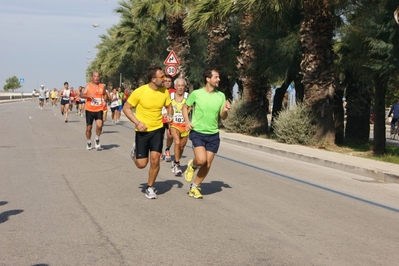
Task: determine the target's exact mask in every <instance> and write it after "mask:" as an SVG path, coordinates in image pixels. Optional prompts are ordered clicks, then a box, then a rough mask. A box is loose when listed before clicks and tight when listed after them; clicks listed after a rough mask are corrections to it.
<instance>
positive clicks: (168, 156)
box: [165, 150, 172, 162]
mask: <svg viewBox="0 0 399 266" xmlns="http://www.w3.org/2000/svg"><path fill="white" fill-rule="evenodd" d="M171 161H172V157H170V151H169V150H166V151H165V162H171Z"/></svg>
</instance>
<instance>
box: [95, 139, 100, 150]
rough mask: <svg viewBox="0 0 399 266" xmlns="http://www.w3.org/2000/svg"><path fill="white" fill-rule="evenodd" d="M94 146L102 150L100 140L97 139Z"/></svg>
mask: <svg viewBox="0 0 399 266" xmlns="http://www.w3.org/2000/svg"><path fill="white" fill-rule="evenodd" d="M94 148H96V150H100V149H101V145H100V140H99V139H96V145H94Z"/></svg>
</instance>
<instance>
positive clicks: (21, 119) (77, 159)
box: [0, 102, 399, 266]
mask: <svg viewBox="0 0 399 266" xmlns="http://www.w3.org/2000/svg"><path fill="white" fill-rule="evenodd" d="M37 105H38V104H37V102H15V103H8V104H2V105H0V114H1V116H0V123H1V127H0V133H1V136H2V138H1V140H0V161H1V169H2V173H1V175H0V236H1V241H0V265H7V266H8V265H21V266H22V265H340V266H341V265H395V264H397V263H398V261H399V252H398V251H397V247H398V244H399V222H398V221H399V190H398V188H399V186H398V184H389V183H378V182H376V181H375V180H374V179H371V178H366V177H362V176H360V175H355V174H350V173H345V172H342V171H339V170H335V169H331V168H324V167H321V166H318V165H314V164H309V163H304V162H300V161H296V160H291V159H287V158H284V157H280V156H275V155H273V154H269V153H265V152H262V151H258V150H252V149H248V148H245V147H240V146H237V145H234V144H231V143H223V142H222V145H221V148H220V150H219V153H218V155H217V157H216V158H215V161H214V164H213V166H212V169H211V172H210V174H209V176H208V177H207V179H206V180H205V182H204V184H203V185H202V191H203V194H204V199H202V200H196V199H192V198H189V197H188V195H187V191H188V183H186V182H185V180H184V178H183V177H175V176H174V175H173V174H172V173H171V171H170V165H169V164H168V163H166V162H162V163H161V171H160V174H159V176H158V179H157V182H156V184H155V186H156V188H157V189H158V195H159V196H158V199H156V200H149V199H147V198H146V197H145V196H144V187H145V184H146V180H147V170H139V169H136V168H135V167H134V166H133V163H132V162H131V160H130V157H129V150H130V147H131V144H132V139H133V136H134V132H133V127H132V124H131V123H130V122H127V121H123V122H122V123H121V124H120V125H117V126H111V123H110V121H107V122H106V126H105V127H104V131H105V132H104V134H103V135H102V137H101V142H102V145H103V147H104V149H103V150H102V151H86V150H85V137H84V131H85V124H84V119H83V118H81V117H78V116H76V115H75V114H72V115H71V116H70V118H69V121H70V122H69V123H64V119H63V117H62V116H61V114H60V112H59V109H58V108H51V107H49V106H45V108H44V110H43V111H40V109H39V108H37ZM189 145H190V143H189ZM191 157H192V151H191V149H190V147H187V148H186V151H185V156H184V158H183V159H182V165H184V167H183V169H185V164H186V163H187V161H188V160H189V159H190V158H191Z"/></svg>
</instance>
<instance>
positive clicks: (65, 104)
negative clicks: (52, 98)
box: [59, 82, 71, 123]
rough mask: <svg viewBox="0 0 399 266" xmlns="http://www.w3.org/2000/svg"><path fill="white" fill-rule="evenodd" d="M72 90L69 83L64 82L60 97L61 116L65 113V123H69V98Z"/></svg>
mask: <svg viewBox="0 0 399 266" xmlns="http://www.w3.org/2000/svg"><path fill="white" fill-rule="evenodd" d="M70 95H71V90H70V89H69V85H68V82H64V88H62V89H61V90H60V93H59V96H60V98H61V114H62V115H64V113H65V123H68V110H69V97H70Z"/></svg>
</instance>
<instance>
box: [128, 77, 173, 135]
mask: <svg viewBox="0 0 399 266" xmlns="http://www.w3.org/2000/svg"><path fill="white" fill-rule="evenodd" d="M127 102H128V103H129V104H131V105H132V106H133V107H134V108H135V109H136V117H137V119H138V120H139V121H140V122H141V123H143V124H145V125H146V126H147V131H148V132H150V131H154V130H157V129H159V128H162V127H163V123H162V107H163V106H168V105H170V103H171V102H170V96H169V92H168V90H167V89H166V88H159V89H158V90H153V89H151V88H150V86H148V84H146V85H143V86H140V87H138V88H137V89H135V90H134V91H133V92H132V94H131V95H130V96H129V98H128V100H127ZM136 130H137V128H136Z"/></svg>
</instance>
